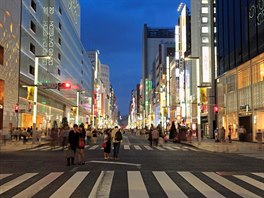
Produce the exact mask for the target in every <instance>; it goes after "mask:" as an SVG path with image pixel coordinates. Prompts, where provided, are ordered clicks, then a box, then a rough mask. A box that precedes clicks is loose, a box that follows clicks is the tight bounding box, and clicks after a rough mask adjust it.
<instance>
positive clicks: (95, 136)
mask: <svg viewBox="0 0 264 198" xmlns="http://www.w3.org/2000/svg"><path fill="white" fill-rule="evenodd" d="M92 134H93V143H94V144H96V143H97V130H96V129H93V130H92Z"/></svg>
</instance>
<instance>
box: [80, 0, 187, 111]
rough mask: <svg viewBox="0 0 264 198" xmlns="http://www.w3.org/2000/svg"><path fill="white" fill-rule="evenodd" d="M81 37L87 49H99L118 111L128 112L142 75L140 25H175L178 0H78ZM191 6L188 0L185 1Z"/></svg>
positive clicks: (141, 28) (141, 27)
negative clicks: (108, 68) (132, 94)
mask: <svg viewBox="0 0 264 198" xmlns="http://www.w3.org/2000/svg"><path fill="white" fill-rule="evenodd" d="M79 1H80V7H81V40H82V42H83V45H84V47H85V49H86V50H96V49H98V50H99V51H100V56H99V58H100V60H101V63H103V64H107V65H109V67H110V82H111V84H112V85H113V87H114V90H115V93H116V96H117V100H118V109H119V111H121V115H125V114H128V109H129V102H130V100H131V90H132V89H135V88H136V85H137V84H138V83H139V82H140V79H141V78H142V33H143V26H144V24H147V25H148V26H149V27H162V28H163V27H165V28H167V27H168V28H170V27H172V28H174V27H175V25H176V24H177V21H178V16H179V13H178V12H177V8H178V6H179V4H180V3H181V2H182V1H181V0H79ZM184 2H185V3H186V4H187V6H188V7H189V8H190V6H189V5H190V0H185V1H184Z"/></svg>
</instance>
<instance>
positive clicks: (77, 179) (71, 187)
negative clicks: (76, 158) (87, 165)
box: [50, 171, 89, 198]
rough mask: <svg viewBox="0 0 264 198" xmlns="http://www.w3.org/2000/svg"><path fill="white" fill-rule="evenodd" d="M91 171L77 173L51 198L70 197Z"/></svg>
mask: <svg viewBox="0 0 264 198" xmlns="http://www.w3.org/2000/svg"><path fill="white" fill-rule="evenodd" d="M88 173H89V171H83V172H76V173H75V174H74V175H73V176H72V177H71V178H70V179H69V180H68V181H67V182H66V183H64V184H63V185H62V186H61V187H60V188H59V189H58V190H57V191H56V192H55V193H54V194H53V195H51V196H50V198H59V197H70V196H71V194H72V193H73V192H74V191H75V189H76V188H77V187H78V186H79V184H80V183H81V182H82V181H83V180H84V178H85V177H86V176H87V175H88Z"/></svg>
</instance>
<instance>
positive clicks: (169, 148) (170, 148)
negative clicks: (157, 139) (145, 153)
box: [163, 146, 175, 151]
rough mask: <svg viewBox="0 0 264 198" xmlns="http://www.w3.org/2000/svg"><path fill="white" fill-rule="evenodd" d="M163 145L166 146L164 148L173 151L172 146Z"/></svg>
mask: <svg viewBox="0 0 264 198" xmlns="http://www.w3.org/2000/svg"><path fill="white" fill-rule="evenodd" d="M163 147H164V148H166V149H168V150H171V151H175V149H174V148H172V147H169V146H163Z"/></svg>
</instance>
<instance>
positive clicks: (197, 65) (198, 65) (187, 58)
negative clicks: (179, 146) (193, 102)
mask: <svg viewBox="0 0 264 198" xmlns="http://www.w3.org/2000/svg"><path fill="white" fill-rule="evenodd" d="M185 60H196V78H197V79H196V81H197V88H196V90H197V131H198V144H199V145H200V144H201V111H200V103H201V101H200V90H199V88H200V64H199V63H200V59H199V57H190V56H189V57H186V58H185Z"/></svg>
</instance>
